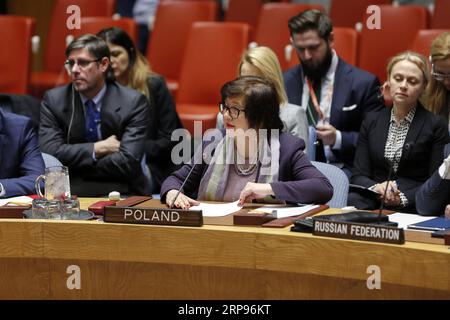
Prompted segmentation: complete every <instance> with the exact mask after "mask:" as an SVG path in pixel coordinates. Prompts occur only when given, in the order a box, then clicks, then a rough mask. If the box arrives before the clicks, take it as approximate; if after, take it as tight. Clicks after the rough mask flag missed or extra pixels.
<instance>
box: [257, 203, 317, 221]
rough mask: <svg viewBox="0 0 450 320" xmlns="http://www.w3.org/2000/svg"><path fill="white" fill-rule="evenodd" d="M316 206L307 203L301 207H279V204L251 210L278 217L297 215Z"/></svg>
mask: <svg viewBox="0 0 450 320" xmlns="http://www.w3.org/2000/svg"><path fill="white" fill-rule="evenodd" d="M318 207H319V205H316V204H308V205H304V206H301V207H280V206H271V205H266V206H262V207H260V208H258V209H255V210H252V212H258V213H271V214H272V215H273V217H274V218H276V219H280V218H287V217H294V216H299V215H301V214H304V213H306V212H308V211H310V210H313V209H316V208H318Z"/></svg>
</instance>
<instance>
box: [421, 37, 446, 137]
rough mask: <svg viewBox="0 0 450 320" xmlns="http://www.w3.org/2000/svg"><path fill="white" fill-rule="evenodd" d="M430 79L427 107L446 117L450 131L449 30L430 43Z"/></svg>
mask: <svg viewBox="0 0 450 320" xmlns="http://www.w3.org/2000/svg"><path fill="white" fill-rule="evenodd" d="M430 61H431V81H430V84H429V86H428V88H427V92H426V99H425V101H426V103H427V107H428V108H429V110H430V111H431V112H433V113H434V114H438V115H440V116H442V117H444V119H446V121H447V124H448V128H449V131H450V115H449V114H450V32H444V33H442V34H441V35H439V36H438V37H437V38H436V39H435V40H434V41H433V43H432V44H431V54H430Z"/></svg>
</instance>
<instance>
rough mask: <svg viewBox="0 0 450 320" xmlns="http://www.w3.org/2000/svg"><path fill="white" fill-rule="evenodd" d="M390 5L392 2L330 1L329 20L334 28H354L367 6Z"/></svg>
mask: <svg viewBox="0 0 450 320" xmlns="http://www.w3.org/2000/svg"><path fill="white" fill-rule="evenodd" d="M391 3H392V0H356V1H355V0H332V1H331V7H330V18H331V20H332V21H333V25H334V26H335V27H346V28H354V27H355V25H356V23H358V22H362V21H361V18H362V17H364V15H365V14H366V11H367V7H368V6H370V5H383V4H391Z"/></svg>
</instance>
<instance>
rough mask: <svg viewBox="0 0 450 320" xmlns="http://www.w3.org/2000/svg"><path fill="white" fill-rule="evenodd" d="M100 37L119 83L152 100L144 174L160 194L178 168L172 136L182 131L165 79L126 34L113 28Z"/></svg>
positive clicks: (100, 34) (102, 32)
mask: <svg viewBox="0 0 450 320" xmlns="http://www.w3.org/2000/svg"><path fill="white" fill-rule="evenodd" d="M98 36H99V37H100V38H102V39H104V40H105V41H106V43H107V44H108V47H109V50H110V52H111V67H112V69H113V71H114V76H115V77H116V80H117V82H119V83H120V84H122V85H124V86H128V87H130V88H132V89H135V90H137V91H139V92H140V93H142V94H144V95H145V96H146V97H147V99H148V101H149V105H150V123H149V124H148V131H147V139H146V141H145V158H146V160H145V162H146V164H145V165H144V172H145V173H147V175H148V178H149V179H151V181H152V185H153V192H159V188H160V185H161V182H162V181H163V180H164V179H165V178H167V176H168V175H169V174H170V173H172V171H174V170H175V169H176V167H175V165H173V163H172V161H171V158H170V155H171V150H172V147H173V145H174V144H173V142H172V141H171V135H172V132H173V131H174V130H175V129H178V128H182V125H181V121H180V119H179V118H178V115H177V113H176V110H175V104H174V102H173V99H172V96H171V95H170V92H169V90H168V88H167V85H166V82H165V80H164V78H163V77H161V76H159V75H157V74H156V73H154V72H152V71H151V69H150V66H149V65H148V63H147V60H146V59H145V58H144V56H143V55H142V54H141V53H140V52H139V51H138V50H136V47H135V45H134V43H133V41H132V40H131V38H130V36H129V35H128V34H127V33H126V32H125V31H123V30H122V29H120V28H117V27H113V28H108V29H103V30H101V31H100V32H99V33H98Z"/></svg>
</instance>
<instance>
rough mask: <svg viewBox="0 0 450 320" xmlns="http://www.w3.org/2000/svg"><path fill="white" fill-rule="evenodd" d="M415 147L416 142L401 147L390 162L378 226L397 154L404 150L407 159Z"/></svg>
mask: <svg viewBox="0 0 450 320" xmlns="http://www.w3.org/2000/svg"><path fill="white" fill-rule="evenodd" d="M413 146H414V142H413V141H410V142H407V143H405V144H404V145H403V146H401V147H399V148H398V149H397V150H395V152H394V157H393V161H389V172H388V177H387V180H386V188H384V194H383V198H382V199H381V204H380V208H379V211H378V224H380V221H381V212H382V211H383V209H384V199H385V198H386V193H387V190H388V186H389V181H390V180H391V176H392V171H393V169H394V163H395V158H396V156H397V153H398V152H399V151H400V150H403V151H404V152H403V155H404V156H405V158H406V157H407V156H408V154H409V152H410V151H411V149H412V147H413Z"/></svg>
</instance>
